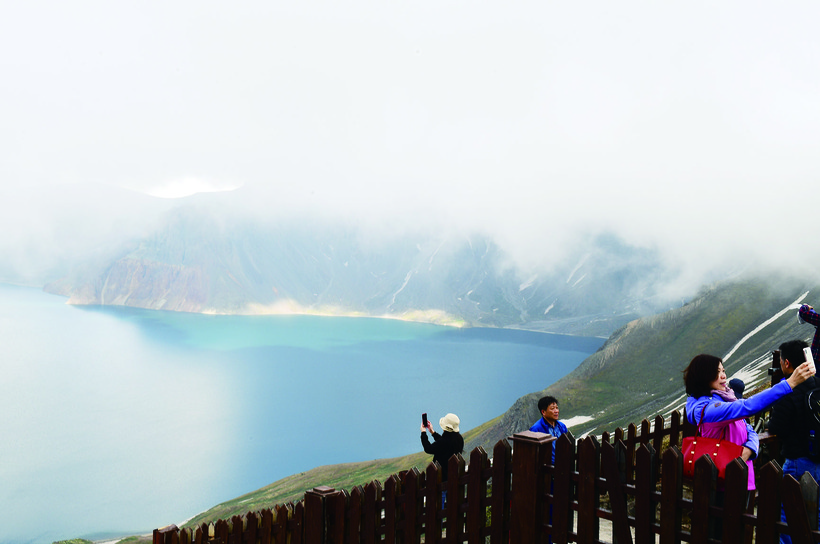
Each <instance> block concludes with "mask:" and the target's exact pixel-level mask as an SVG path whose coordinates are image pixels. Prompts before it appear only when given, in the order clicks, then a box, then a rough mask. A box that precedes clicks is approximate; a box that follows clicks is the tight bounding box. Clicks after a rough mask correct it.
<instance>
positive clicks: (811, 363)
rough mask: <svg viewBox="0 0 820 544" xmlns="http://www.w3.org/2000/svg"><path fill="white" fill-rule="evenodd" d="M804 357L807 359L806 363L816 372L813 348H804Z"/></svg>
mask: <svg viewBox="0 0 820 544" xmlns="http://www.w3.org/2000/svg"><path fill="white" fill-rule="evenodd" d="M803 355H804V356H805V357H806V362H807V363H809V366H810V367H811V368H812V370H814V357H812V356H811V348H803Z"/></svg>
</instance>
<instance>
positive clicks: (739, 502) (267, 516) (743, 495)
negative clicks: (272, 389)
mask: <svg viewBox="0 0 820 544" xmlns="http://www.w3.org/2000/svg"><path fill="white" fill-rule="evenodd" d="M666 423H667V422H665V421H664V419H663V418H661V417H657V418H655V420H654V421H653V423H650V422H648V421H643V422H641V424H640V426H637V427H636V426H633V425H630V426H629V427H628V428H627V430H626V432H623V431H622V430H621V429H618V430H617V431H616V432H615V433H613V434H612V435H611V436H610V435H609V434H604V435H603V437H602V438H601V440H598V439H597V438H595V437H591V436H590V437H586V438H584V439H582V440H578V441H576V440H575V439H574V438H573V437H572V435H571V434H568V435H564V436H561V437H560V438H559V439H558V440H556V439H554V438H553V437H551V436H549V435H544V434H541V433H531V432H529V431H527V432H523V433H519V434H516V435H515V436H513V437H511V438H510V439H509V440H501V441H499V442H498V443H497V444H496V445H495V448H494V450H493V456H492V462H491V461H490V458H489V456H488V455H487V453H486V452H485V451H484V449H482V448H476V449H474V450H473V451H472V452H471V453H470V463H469V469H468V465H467V464H466V463H465V460H464V459H463V458H462V456H460V455H458V456H454V457H452V458H451V459H450V461H449V474H450V478H449V480H448V481H447V482H446V483H445V484H444V485H442V484H441V482H440V472H439V467H438V465H436V464H434V463H431V464H430V465H429V466H428V467H427V469H426V470H425V471H423V472H420V471H419V470H417V469H412V470H409V471H406V472H402V473H400V474H396V475H393V476H391V477H390V478H388V479H387V480H386V481H385V482H384V484H381V483H380V482H378V481H374V482H371V483H369V484H367V485H366V486H363V487H362V486H357V487H354V488H353V489H352V490H350V491H346V490H335V489H332V488H328V487H317V488H314V489H312V490H310V491H308V492H306V493H305V496H304V498H303V499H302V500H300V501H299V502H297V503H296V504H292V503H289V504H287V505H281V506H277V507H275V508H273V509H270V510H263V511H261V512H258V513H248V514H246V515H244V516H234V517H233V518H231V519H230V520H219V521H217V522H215V523H213V524H203V525H201V526H199V527H196V528H193V529H191V528H185V529H179V528H177V527H176V526H173V525H172V526H169V527H166V528H163V529H157V530H155V531H154V543H155V544H178V543H181V544H188V543H209V544H210V543H223V544H229V543H235V544H243V543H246V544H256V543H260V544H285V543H291V544H299V543H306V544H320V543H336V544H343V543H375V542H385V543H405V544H416V543H420V542H424V543H425V544H433V543H456V542H458V543H461V542H470V543H479V542H481V543H486V542H490V543H494V544H502V543H505V544H506V543H510V542H511V543H515V544H518V543H527V544H529V543H534V544H538V543H545V542H548V541H549V539H550V538H551V540H552V542H556V543H561V542H580V543H585V544H586V543H589V544H591V543H597V542H613V543H614V542H617V543H618V544H625V543H630V542H635V543H650V542H651V543H655V542H660V543H661V544H667V543H669V544H671V543H679V542H696V543H701V542H720V541H721V540H717V539H714V538H713V537H715V536H717V535H718V534H720V535H721V537H722V542H728V543H738V544H740V543H750V542H752V541H753V539H754V540H755V541H756V542H759V543H772V544H773V543H775V542H777V541H778V532H784V533H787V534H790V535H792V539H793V541H794V542H806V543H808V542H820V532H818V531H816V530H812V528H814V529H816V528H817V497H818V486H817V483H816V482H814V480H813V479H812V478H811V477H810V476H808V475H804V477H803V479H802V480H801V481H800V482H798V481H796V480H795V479H794V478H793V477H792V476H786V477H784V476H783V474H782V471H781V469H780V466H779V465H778V464H777V462H769V463H767V464H766V465H764V466H762V467H760V468H759V469H756V472H757V488H758V489H757V493H752V494H751V498H750V500H748V501H747V491H746V483H747V470H748V468H747V466H746V464H745V463H742V462H741V461H739V460H736V461H734V462H733V463H732V464H730V465H729V467H728V468H727V471H726V481H725V485H724V486H723V489H722V490H720V491H717V475H716V470H715V468H714V465H713V464H712V462H711V460H709V459H708V457H703V458H701V459H700V460H698V461H697V463H696V471H695V478H694V479H693V480H684V478H683V477H682V456H681V453H680V450H679V449H678V445H679V444H680V441H681V438H682V436H683V435H684V434H687V424H686V423H685V421H684V418H683V417H682V416H681V414H680V413H679V412H673V413H672V415H671V417H670V421H669V422H668V424H666ZM553 447H555V448H556V455H555V459H556V462H555V465H554V466H553V465H551V461H550V460H551V451H552V448H553ZM658 451H662V452H663V453H662V454H661V455H658V454H657V453H656V452H658ZM444 489H446V491H447V502H446V504H445V505H444V507H443V508H442V496H441V491H442V490H444ZM721 496H722V497H723V501H722V503H721V501H720V497H721ZM747 502H748V506H747ZM781 503H782V504H783V505H784V507H785V509H786V513H787V516H788V526H787V525H786V524H783V523H781V522H780V505H781ZM721 504H722V505H723V506H721ZM721 525H722V530H721V529H720V526H721Z"/></svg>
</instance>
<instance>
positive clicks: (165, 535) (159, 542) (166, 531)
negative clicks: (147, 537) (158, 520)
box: [154, 525, 179, 544]
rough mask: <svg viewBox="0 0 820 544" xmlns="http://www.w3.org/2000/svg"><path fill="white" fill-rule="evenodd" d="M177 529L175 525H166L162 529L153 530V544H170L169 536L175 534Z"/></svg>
mask: <svg viewBox="0 0 820 544" xmlns="http://www.w3.org/2000/svg"><path fill="white" fill-rule="evenodd" d="M178 531H179V529H178V528H177V526H176V525H168V526H167V527H163V528H162V529H154V544H171V542H172V541H171V539H172V538H174V537H173V536H171V535H174V534H177V533H178Z"/></svg>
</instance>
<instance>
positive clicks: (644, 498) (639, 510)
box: [635, 442, 657, 544]
mask: <svg viewBox="0 0 820 544" xmlns="http://www.w3.org/2000/svg"><path fill="white" fill-rule="evenodd" d="M635 459H636V461H637V462H636V464H635V542H637V543H639V544H643V543H648V542H655V534H654V531H653V530H652V529H653V527H654V526H655V506H656V504H657V503H656V502H655V500H654V491H655V482H656V481H657V480H656V479H655V475H656V474H657V471H656V470H655V464H656V462H657V460H656V455H655V448H653V447H652V445H651V444H649V443H648V442H647V443H646V444H641V446H640V447H639V448H638V451H637V452H636V453H635Z"/></svg>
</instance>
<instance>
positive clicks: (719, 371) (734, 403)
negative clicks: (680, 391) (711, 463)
mask: <svg viewBox="0 0 820 544" xmlns="http://www.w3.org/2000/svg"><path fill="white" fill-rule="evenodd" d="M812 375H814V370H813V368H812V367H810V366H809V365H808V364H806V363H803V364H802V365H800V366H799V367H797V369H796V370H795V371H794V372H793V373H792V375H791V376H789V377H788V378H787V379H785V380H783V381H781V382H780V383H778V384H775V385H774V386H773V387H771V388H770V389H764V390H763V391H761V392H760V393H758V394H756V395H752V396H751V397H748V398H745V399H738V398H737V397H735V394H734V391H732V389H731V388H730V387H729V386H728V385H727V383H726V382H727V380H726V371H725V370H724V368H723V361H722V360H721V359H720V358H719V357H715V356H714V355H706V354H701V355H698V356H696V357H695V358H694V359H692V361H691V362H690V363H689V366H687V367H686V369H685V370H684V371H683V381H684V383H685V384H686V394H687V395H689V398H687V399H686V417H687V419H688V420H689V422H690V423H692V424H693V425H699V426H700V430H701V434H702V435H703V436H706V437H709V438H719V437H721V436H723V434H724V431H725V433H726V435H725V436H726V438H727V439H728V440H730V441H731V442H734V443H735V444H739V445H741V446H743V454H742V455H741V458H742V459H743V461H745V462H746V464H747V465H748V467H749V481H748V489H749V490H752V489H754V488H755V479H754V465H753V464H752V459H753V458H754V457H755V456H757V450H758V444H759V442H758V438H757V433H756V432H755V430H754V429H753V428H752V426H751V425H750V424H749V423H748V422H747V421H746V420H745V419H744V418H746V417H749V416H752V415H754V414H756V413H758V412H760V411H761V410H764V409H766V408H768V407H769V406H770V405H771V404H773V403H774V402H776V401H777V400H779V399H780V398H781V397H784V396H786V395H788V394H789V393H791V392H792V390H793V389H794V388H795V387H797V386H798V385H799V384H801V383H803V382H804V381H805V380H806V379H807V378H809V377H810V376H812Z"/></svg>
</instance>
